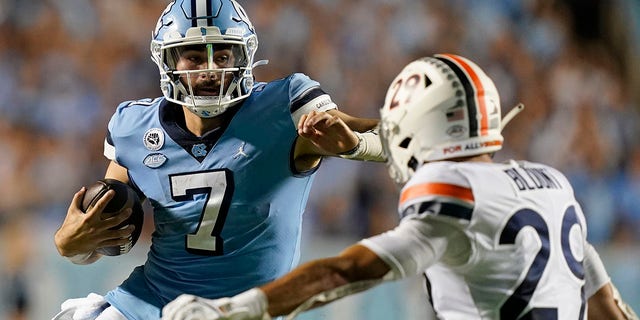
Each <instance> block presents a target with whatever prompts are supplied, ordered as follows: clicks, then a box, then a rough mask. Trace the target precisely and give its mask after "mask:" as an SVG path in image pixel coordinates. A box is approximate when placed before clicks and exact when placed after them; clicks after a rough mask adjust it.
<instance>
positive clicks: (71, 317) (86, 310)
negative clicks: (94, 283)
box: [53, 293, 108, 320]
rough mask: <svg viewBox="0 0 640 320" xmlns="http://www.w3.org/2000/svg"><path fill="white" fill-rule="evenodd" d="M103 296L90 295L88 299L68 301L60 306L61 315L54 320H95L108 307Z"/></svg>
mask: <svg viewBox="0 0 640 320" xmlns="http://www.w3.org/2000/svg"><path fill="white" fill-rule="evenodd" d="M107 306H108V304H107V301H106V300H105V299H104V297H103V296H101V295H99V294H95V293H90V294H89V295H88V296H87V297H86V298H76V299H67V300H66V301H64V302H63V303H62V305H61V306H60V309H61V310H62V311H60V313H58V314H57V315H56V316H54V317H53V320H90V319H95V318H96V317H97V316H98V315H99V314H100V313H101V312H102V311H103V310H104V309H105V308H106V307H107Z"/></svg>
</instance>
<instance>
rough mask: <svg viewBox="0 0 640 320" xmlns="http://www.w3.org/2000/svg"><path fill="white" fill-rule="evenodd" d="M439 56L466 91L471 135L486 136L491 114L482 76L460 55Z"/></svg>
mask: <svg viewBox="0 0 640 320" xmlns="http://www.w3.org/2000/svg"><path fill="white" fill-rule="evenodd" d="M438 58H439V59H440V60H442V61H443V62H445V63H446V64H447V65H448V66H449V67H450V68H451V69H452V70H453V72H455V74H456V75H457V76H458V78H459V79H460V81H461V82H462V86H463V87H464V89H465V91H466V92H465V93H466V96H467V107H468V111H469V136H470V137H477V136H478V135H481V136H486V135H487V134H488V132H489V115H488V114H487V106H486V101H485V99H484V86H483V85H482V81H481V80H480V77H479V76H478V74H477V73H476V71H475V70H474V68H473V67H472V66H471V65H469V63H467V61H465V60H464V59H462V58H460V57H458V56H455V55H452V54H443V55H438ZM443 58H446V59H443ZM447 59H448V60H447ZM477 112H480V132H478V119H477Z"/></svg>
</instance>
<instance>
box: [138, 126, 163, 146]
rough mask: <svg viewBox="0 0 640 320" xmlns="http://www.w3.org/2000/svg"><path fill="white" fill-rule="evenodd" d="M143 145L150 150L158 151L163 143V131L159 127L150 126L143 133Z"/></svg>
mask: <svg viewBox="0 0 640 320" xmlns="http://www.w3.org/2000/svg"><path fill="white" fill-rule="evenodd" d="M142 142H143V143H144V146H145V147H146V148H147V149H149V150H151V151H158V150H160V148H162V146H163V145H164V132H162V130H160V128H151V129H149V130H147V132H145V133H144V138H143V140H142Z"/></svg>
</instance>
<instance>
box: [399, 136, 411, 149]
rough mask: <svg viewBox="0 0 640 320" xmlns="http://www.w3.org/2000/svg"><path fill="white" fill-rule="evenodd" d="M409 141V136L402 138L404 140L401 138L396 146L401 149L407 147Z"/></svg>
mask: <svg viewBox="0 0 640 320" xmlns="http://www.w3.org/2000/svg"><path fill="white" fill-rule="evenodd" d="M409 143H411V138H410V137H406V138H404V140H402V142H400V144H399V145H398V147H400V148H402V149H406V148H408V147H409Z"/></svg>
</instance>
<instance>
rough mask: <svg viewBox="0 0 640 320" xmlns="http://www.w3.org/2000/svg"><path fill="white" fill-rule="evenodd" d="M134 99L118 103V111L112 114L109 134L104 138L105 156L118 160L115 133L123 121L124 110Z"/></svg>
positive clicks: (108, 126) (108, 128) (108, 129)
mask: <svg viewBox="0 0 640 320" xmlns="http://www.w3.org/2000/svg"><path fill="white" fill-rule="evenodd" d="M131 102H132V101H125V102H122V103H120V104H119V105H118V107H117V108H116V112H115V113H114V114H113V115H112V116H111V119H110V120H109V124H108V125H107V136H106V137H105V139H104V150H103V154H104V156H105V158H107V159H109V160H111V161H116V145H115V142H114V139H113V135H114V134H117V133H118V130H119V129H118V128H119V123H120V122H121V121H122V111H123V109H124V108H126V107H127V106H128V105H130V104H131Z"/></svg>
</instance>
